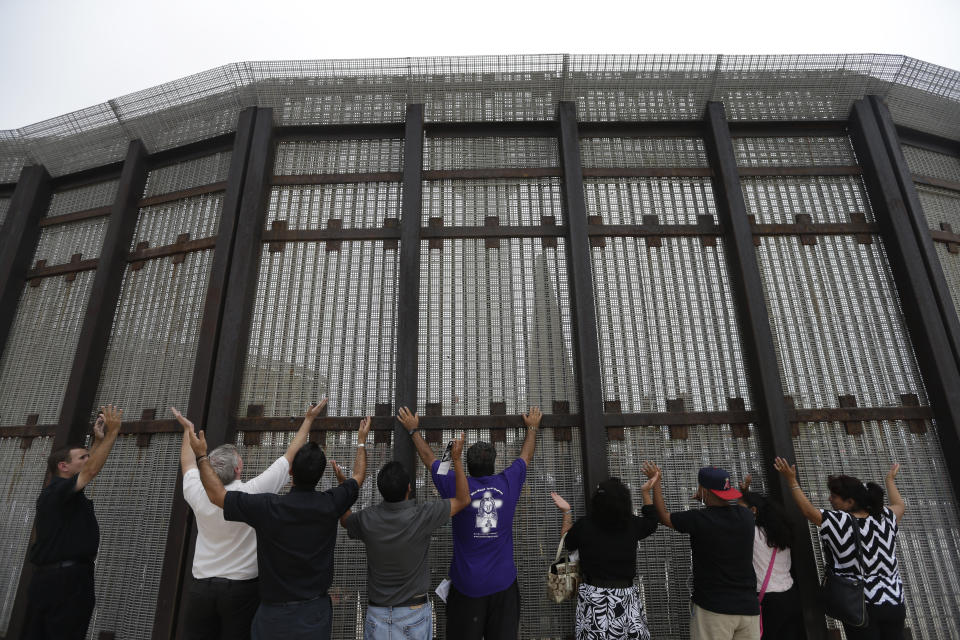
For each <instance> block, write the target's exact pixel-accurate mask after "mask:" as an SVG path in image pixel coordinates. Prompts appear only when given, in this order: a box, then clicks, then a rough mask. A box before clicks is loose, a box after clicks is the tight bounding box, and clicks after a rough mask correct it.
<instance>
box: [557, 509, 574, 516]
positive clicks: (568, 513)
mask: <svg viewBox="0 0 960 640" xmlns="http://www.w3.org/2000/svg"><path fill="white" fill-rule="evenodd" d="M571 511H573V509H567V510H566V511H561V512H560V513H561V514H562V515H565V516H566V515H570V512H571Z"/></svg>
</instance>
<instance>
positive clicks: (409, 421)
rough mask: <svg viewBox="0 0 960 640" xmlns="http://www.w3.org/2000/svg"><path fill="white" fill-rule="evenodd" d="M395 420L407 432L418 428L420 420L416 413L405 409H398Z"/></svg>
mask: <svg viewBox="0 0 960 640" xmlns="http://www.w3.org/2000/svg"><path fill="white" fill-rule="evenodd" d="M397 420H399V421H400V424H402V425H403V428H404V429H406V430H407V431H408V432H410V431H413V430H414V429H416V428H417V427H419V426H420V418H419V417H418V416H417V414H416V413H411V412H410V409H407V408H406V407H400V411H398V412H397Z"/></svg>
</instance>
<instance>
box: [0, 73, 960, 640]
mask: <svg viewBox="0 0 960 640" xmlns="http://www.w3.org/2000/svg"><path fill="white" fill-rule="evenodd" d="M958 140H960V72H957V71H952V70H949V69H943V68H940V67H935V66H933V65H929V64H927V63H924V62H921V61H917V60H913V59H910V58H905V57H902V56H878V55H848V56H776V57H774V56H568V55H557V56H500V57H474V58H429V59H427V58H411V59H396V60H353V61H298V62H282V63H280V62H277V63H238V64H233V65H227V66H224V67H220V68H218V69H214V70H211V71H207V72H204V73H201V74H197V75H195V76H191V77H188V78H184V79H181V80H178V81H175V82H172V83H168V84H166V85H161V86H159V87H154V88H151V89H147V90H144V91H141V92H138V93H136V94H132V95H130V96H125V97H123V98H118V99H116V100H112V101H110V102H108V103H106V104H104V105H98V106H96V107H91V108H89V109H86V110H83V111H80V112H76V113H73V114H68V115H66V116H62V117H60V118H56V119H54V120H49V121H46V122H42V123H38V124H36V125H32V126H30V127H25V128H23V129H20V130H16V131H0V225H2V229H0V347H2V349H3V350H2V354H0V469H2V470H3V471H4V472H5V474H6V476H7V477H8V478H9V480H8V481H7V484H6V489H5V491H3V492H2V493H0V513H2V514H3V517H2V518H0V540H2V542H3V544H4V548H5V549H7V550H8V552H7V553H6V554H4V556H3V557H2V558H0V637H7V638H15V637H17V636H18V633H19V631H18V630H19V628H20V625H22V623H23V616H24V612H25V594H26V586H27V585H28V584H29V579H30V566H29V564H28V563H25V558H26V549H27V547H28V545H29V540H30V536H31V529H32V525H33V515H34V514H33V508H34V501H35V499H36V496H37V494H38V492H39V490H40V488H41V486H42V485H43V482H44V477H43V476H44V468H43V465H44V460H45V457H46V455H48V454H49V452H50V451H51V449H53V448H57V447H59V446H63V445H64V444H66V443H68V442H77V441H82V440H83V438H85V437H87V434H89V432H90V425H91V423H92V420H93V417H94V415H95V407H97V406H98V405H99V404H103V403H107V402H112V403H114V404H118V405H120V406H121V407H123V409H124V411H125V414H124V417H125V421H124V423H123V427H122V431H121V434H122V435H121V436H120V438H119V441H118V444H117V446H116V448H115V450H114V451H113V453H112V454H111V456H110V459H109V460H108V462H107V465H106V466H105V467H104V470H103V472H102V473H101V474H100V476H99V477H98V478H97V480H96V481H95V482H94V483H93V484H91V485H90V487H89V489H88V491H87V493H88V495H90V497H91V498H92V499H93V500H94V502H95V505H96V509H97V514H98V518H99V521H100V528H101V532H102V539H101V547H100V553H99V556H98V560H97V567H96V587H97V608H96V610H95V612H94V617H93V620H92V622H91V628H90V632H89V634H90V638H91V639H107V638H117V639H120V638H123V639H126V638H158V639H159V638H172V637H176V635H177V633H178V625H179V605H180V599H181V597H182V595H183V585H184V581H185V580H186V579H189V571H190V564H191V554H192V536H193V533H192V531H191V527H192V521H191V514H190V512H189V509H188V508H187V506H186V504H185V503H184V501H183V499H182V495H181V492H180V484H179V470H178V461H179V460H178V451H179V443H180V436H179V433H180V429H179V427H178V426H177V424H176V423H175V421H174V420H172V418H171V416H169V414H168V411H167V408H168V407H169V406H171V405H173V406H177V407H179V408H181V409H186V411H185V414H186V415H187V416H188V417H189V418H190V419H192V420H193V421H194V422H195V423H197V424H198V425H202V426H204V427H205V428H206V430H207V438H208V440H209V441H210V442H211V444H219V443H223V442H235V443H236V444H237V445H238V447H240V449H241V453H242V455H243V456H244V460H245V465H244V469H245V473H248V474H249V473H255V472H257V471H259V470H261V469H263V468H265V466H266V465H268V464H269V463H270V462H271V461H272V460H273V459H275V458H276V457H277V456H279V455H281V454H282V452H283V450H284V449H285V447H286V446H287V444H288V442H289V440H290V438H291V437H292V433H293V431H294V430H295V429H296V428H297V426H298V425H299V417H300V416H301V415H302V413H303V411H304V410H305V408H306V406H307V404H308V403H309V402H310V401H313V400H316V399H317V398H318V397H319V396H328V397H329V398H330V404H329V406H328V410H327V415H324V416H323V417H321V418H318V419H317V421H315V423H314V431H313V432H312V434H311V438H312V439H314V440H316V441H318V442H320V443H322V444H323V445H324V446H325V448H326V450H327V452H328V457H332V458H333V459H336V460H340V459H343V458H345V456H347V455H348V453H345V452H349V451H351V450H352V440H351V438H352V437H353V432H354V431H355V428H356V425H357V424H358V422H359V420H360V418H361V417H362V416H365V415H371V416H374V418H373V444H372V446H371V447H370V450H369V451H370V454H371V455H370V460H369V465H370V471H371V474H372V473H373V472H375V470H376V469H378V468H379V467H380V466H381V465H382V464H384V463H385V462H387V461H389V460H391V459H399V460H403V461H405V462H407V463H408V464H409V467H410V468H411V469H415V470H414V471H413V472H412V474H411V479H412V480H413V482H414V485H415V487H416V489H415V494H416V498H417V499H418V500H429V499H434V498H436V492H435V490H434V489H433V486H432V483H431V481H430V479H429V476H428V474H427V473H426V472H425V470H424V469H422V467H417V466H416V465H415V464H414V463H415V462H416V460H415V452H414V451H413V449H412V446H411V443H410V442H409V439H408V438H407V437H406V434H405V433H404V432H403V431H402V430H399V431H398V429H399V426H398V425H397V424H396V423H395V420H394V418H393V416H394V415H395V413H396V411H397V409H398V408H399V407H400V406H404V405H406V406H409V407H416V409H417V411H418V412H419V413H420V414H421V416H422V419H421V425H422V428H423V430H424V433H425V437H426V438H427V440H428V442H430V443H431V446H433V447H434V449H435V450H436V451H438V452H439V450H440V449H441V447H442V445H443V443H444V442H446V441H447V440H449V439H451V438H452V437H453V433H454V432H455V431H459V430H461V429H462V430H465V431H466V433H467V444H468V445H469V444H470V443H472V442H475V441H477V440H481V439H482V440H489V441H492V442H493V443H494V444H495V446H496V448H497V451H498V468H500V467H502V465H503V464H504V463H505V462H506V461H508V460H510V459H511V458H512V457H514V456H516V455H517V454H518V453H519V450H520V446H521V443H522V431H521V424H522V423H521V422H520V418H519V415H518V414H520V413H521V412H523V411H525V410H526V408H527V407H528V406H531V405H539V406H540V407H541V408H542V409H543V411H544V413H545V416H544V420H543V426H544V429H543V431H542V434H541V436H540V441H539V442H538V446H537V452H536V455H535V458H534V461H533V464H532V466H531V469H530V472H529V474H528V478H527V484H526V485H525V488H524V491H523V495H522V498H521V501H520V505H519V506H518V511H517V517H516V522H515V538H516V548H515V553H516V558H517V564H518V569H519V582H520V589H521V594H522V619H521V635H522V637H523V638H538V639H539V638H567V637H571V636H572V634H573V609H572V606H570V605H569V603H567V604H564V605H555V604H553V603H552V602H550V601H549V600H547V598H546V595H545V589H544V580H543V574H544V572H545V570H546V568H547V567H548V565H549V563H550V561H551V560H552V557H553V554H554V552H555V549H556V543H557V539H558V535H559V527H560V518H559V516H558V514H557V512H556V509H555V508H554V507H553V505H552V503H551V502H550V500H549V492H550V491H554V490H555V491H559V492H560V493H562V494H563V495H564V496H566V497H568V498H570V499H571V504H572V505H573V506H574V508H575V509H576V510H577V511H578V512H579V513H583V510H584V503H585V498H586V496H587V495H588V494H589V493H590V488H591V487H594V486H595V485H596V484H597V482H599V481H600V480H602V479H604V478H606V477H608V476H610V475H616V476H619V477H621V478H623V479H624V480H625V481H626V482H627V484H628V485H630V486H631V487H633V488H634V493H635V494H636V493H637V488H638V487H639V484H640V483H641V482H642V480H641V475H642V474H641V471H640V464H641V463H642V461H643V460H645V459H651V460H656V461H659V462H660V463H661V464H662V466H663V469H664V472H665V476H666V477H665V489H666V492H667V496H666V498H667V502H668V504H669V505H671V506H674V507H678V508H680V507H681V506H682V505H687V504H688V503H689V496H690V495H691V494H692V493H693V490H694V489H695V486H696V476H695V470H696V468H697V467H699V466H701V465H703V464H707V463H712V464H718V465H721V466H724V467H726V468H728V469H730V470H731V471H732V473H733V475H734V478H735V479H739V478H742V477H743V476H744V475H745V474H747V473H752V474H753V477H754V484H753V486H754V487H755V488H757V489H758V490H761V491H764V492H769V493H772V494H774V495H777V496H781V497H788V494H789V492H787V491H784V489H785V488H786V487H785V485H783V484H781V481H780V478H779V476H777V474H775V473H773V472H772V461H773V458H774V457H775V456H784V457H787V458H788V459H791V460H796V461H797V462H798V467H799V471H800V477H801V482H802V483H803V486H804V487H805V488H807V491H808V493H809V494H810V497H811V500H812V501H813V502H814V504H817V505H822V506H826V505H827V504H828V502H827V498H828V491H827V489H826V487H825V484H824V482H823V476H824V475H825V473H827V472H835V473H839V472H844V473H849V474H851V475H856V476H858V477H861V478H863V479H871V480H879V479H880V478H882V477H883V475H884V473H885V472H886V469H887V468H888V467H889V465H890V463H891V462H892V461H898V462H900V463H901V464H902V465H903V471H902V472H901V474H900V476H899V478H898V482H899V484H900V486H901V490H902V492H903V494H904V497H905V499H906V501H907V503H908V510H907V514H906V516H905V518H904V520H903V522H902V524H901V527H900V531H899V535H898V537H897V540H898V542H897V545H898V546H897V553H898V557H899V559H900V564H901V572H902V574H903V577H904V584H905V588H906V602H907V609H908V613H907V627H908V629H909V632H910V634H911V637H913V638H918V639H919V638H923V639H925V640H926V639H930V640H932V639H944V640H945V639H948V638H955V637H957V636H958V635H960V615H958V613H957V612H958V611H960V571H958V567H960V509H958V506H960V502H958V496H960V462H957V461H958V460H960V320H958V314H960V235H958V234H960V142H958ZM417 464H419V463H417ZM332 481H333V478H332V474H326V475H325V477H324V479H323V480H322V484H321V486H322V487H323V488H326V487H328V486H330V485H331V483H332ZM374 484H375V483H374V482H370V481H368V482H367V483H366V484H365V485H364V487H363V489H362V491H361V496H360V499H359V501H358V506H360V507H363V506H368V505H371V504H374V503H375V502H376V501H377V500H378V499H379V498H378V495H377V494H376V489H375V488H374ZM787 506H788V508H789V509H790V512H791V518H792V521H793V526H794V528H795V530H796V533H797V534H798V535H800V536H802V537H801V538H800V539H801V540H809V541H810V543H809V544H798V545H797V547H796V548H795V549H794V552H793V553H794V564H795V567H796V574H797V575H796V577H797V582H798V585H799V587H800V591H801V596H802V600H803V604H804V616H805V624H806V631H807V636H808V638H818V639H819V638H826V637H839V636H840V635H842V630H840V629H839V628H837V627H836V625H835V624H834V623H833V621H831V620H827V619H825V618H824V616H823V613H822V610H821V609H820V608H819V606H818V604H817V602H816V591H817V585H818V582H819V571H820V570H821V567H822V556H821V552H820V546H819V542H818V540H817V536H816V532H815V531H814V530H813V529H812V528H809V527H808V526H807V524H806V522H805V521H803V520H802V518H801V517H800V516H799V514H798V513H797V512H796V510H795V509H794V507H793V505H792V501H789V500H788V504H787ZM450 553H451V540H450V532H449V528H447V529H445V530H441V532H440V533H439V534H438V536H437V537H436V539H435V540H434V542H433V546H432V572H433V582H434V583H437V582H439V581H440V580H441V579H442V578H443V577H444V576H445V574H446V570H447V564H448V561H449V556H450ZM335 567H336V569H335V577H334V586H333V589H332V591H331V595H332V597H333V598H334V637H337V638H353V637H361V634H362V621H363V615H364V607H365V605H366V590H365V584H364V583H365V556H364V552H363V547H362V545H361V544H360V543H358V542H355V541H350V540H348V539H347V538H346V536H345V534H343V533H342V532H341V533H340V538H339V540H338V543H337V550H336V563H335ZM638 571H639V575H640V584H641V585H642V586H641V593H642V595H643V599H644V603H645V608H646V611H647V615H648V620H649V624H650V629H651V633H652V634H653V636H654V637H663V638H667V637H669V638H685V637H688V618H689V613H688V609H687V606H688V599H689V589H690V584H689V582H690V580H689V579H690V555H689V546H688V543H687V540H686V539H685V538H684V537H681V536H678V535H676V534H674V533H673V532H670V531H658V532H657V533H656V534H655V535H654V536H653V537H651V538H649V539H647V540H645V541H643V542H642V543H641V545H640V547H639V551H638ZM435 610H436V611H437V620H438V622H437V624H436V636H437V637H438V638H443V637H444V625H443V619H444V616H443V608H442V606H438V607H436V609H435Z"/></svg>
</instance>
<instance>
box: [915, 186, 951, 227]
mask: <svg viewBox="0 0 960 640" xmlns="http://www.w3.org/2000/svg"><path fill="white" fill-rule="evenodd" d="M915 186H916V188H917V196H918V197H919V198H920V206H921V207H922V208H923V213H924V215H925V216H926V218H927V225H928V226H929V227H930V228H931V229H935V230H937V231H940V225H942V224H948V225H950V228H951V229H952V230H953V232H954V233H960V192H957V191H950V190H949V189H939V188H937V187H931V186H929V185H925V184H917V185H915Z"/></svg>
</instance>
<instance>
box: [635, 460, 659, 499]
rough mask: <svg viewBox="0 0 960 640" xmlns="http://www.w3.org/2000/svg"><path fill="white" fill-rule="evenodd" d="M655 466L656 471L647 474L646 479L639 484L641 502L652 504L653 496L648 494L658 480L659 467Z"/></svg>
mask: <svg viewBox="0 0 960 640" xmlns="http://www.w3.org/2000/svg"><path fill="white" fill-rule="evenodd" d="M655 468H656V471H654V472H653V475H652V476H649V475H648V476H647V481H646V482H644V483H643V484H642V485H640V497H641V499H642V500H643V504H653V497H652V496H651V495H650V494H651V493H652V492H653V491H654V490H655V487H656V486H657V484H658V483H659V482H660V468H659V467H655Z"/></svg>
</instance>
